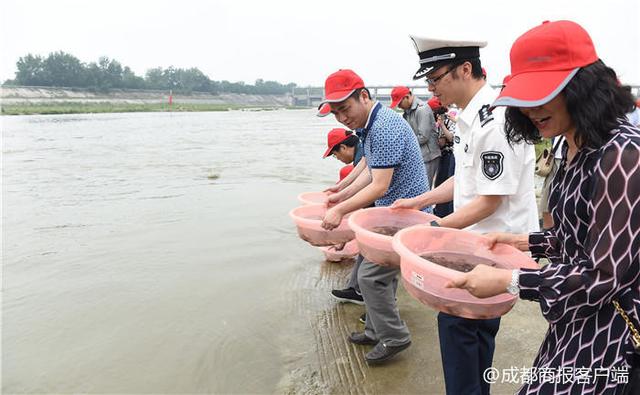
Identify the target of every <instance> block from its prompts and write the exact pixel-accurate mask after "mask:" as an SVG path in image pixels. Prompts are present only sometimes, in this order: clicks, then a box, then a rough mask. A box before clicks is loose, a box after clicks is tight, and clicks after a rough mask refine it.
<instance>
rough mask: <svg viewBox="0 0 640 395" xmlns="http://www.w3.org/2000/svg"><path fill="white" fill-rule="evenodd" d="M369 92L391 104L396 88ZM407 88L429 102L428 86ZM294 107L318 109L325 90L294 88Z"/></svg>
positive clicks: (376, 87) (391, 87) (383, 87)
mask: <svg viewBox="0 0 640 395" xmlns="http://www.w3.org/2000/svg"><path fill="white" fill-rule="evenodd" d="M367 88H368V89H369V92H371V96H372V98H373V99H376V100H379V101H381V102H383V103H391V90H392V89H393V88H394V86H384V85H380V86H368V87H367ZM407 88H409V89H411V92H412V93H413V94H414V95H416V96H418V97H419V98H420V99H421V100H425V101H426V100H429V99H430V98H431V96H433V95H432V94H431V92H429V91H428V90H427V87H426V85H410V86H407ZM291 96H292V105H294V106H300V107H317V106H318V105H320V102H321V101H322V99H323V98H324V88H319V87H308V88H299V87H298V88H293V90H292V92H291Z"/></svg>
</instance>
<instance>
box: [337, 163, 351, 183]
mask: <svg viewBox="0 0 640 395" xmlns="http://www.w3.org/2000/svg"><path fill="white" fill-rule="evenodd" d="M351 170H353V165H346V166H344V167H343V168H342V169H340V181H342V179H343V178H345V177H346V176H348V175H349V173H351Z"/></svg>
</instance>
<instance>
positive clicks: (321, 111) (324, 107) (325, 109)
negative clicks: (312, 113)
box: [316, 103, 331, 117]
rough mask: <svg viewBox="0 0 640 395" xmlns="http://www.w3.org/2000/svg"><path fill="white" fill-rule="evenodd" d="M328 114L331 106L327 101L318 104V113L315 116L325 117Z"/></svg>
mask: <svg viewBox="0 0 640 395" xmlns="http://www.w3.org/2000/svg"><path fill="white" fill-rule="evenodd" d="M329 114H331V106H330V105H329V103H322V104H320V105H319V106H318V113H317V114H316V116H318V117H326V116H327V115H329Z"/></svg>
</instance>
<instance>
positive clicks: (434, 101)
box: [427, 96, 442, 110]
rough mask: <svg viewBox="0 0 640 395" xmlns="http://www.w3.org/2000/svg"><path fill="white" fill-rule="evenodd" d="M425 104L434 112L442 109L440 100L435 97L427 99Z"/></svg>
mask: <svg viewBox="0 0 640 395" xmlns="http://www.w3.org/2000/svg"><path fill="white" fill-rule="evenodd" d="M427 104H428V105H429V107H431V110H435V109H436V108H439V107H442V103H441V102H440V99H438V98H437V97H435V96H434V97H432V98H431V99H429V101H428V102H427Z"/></svg>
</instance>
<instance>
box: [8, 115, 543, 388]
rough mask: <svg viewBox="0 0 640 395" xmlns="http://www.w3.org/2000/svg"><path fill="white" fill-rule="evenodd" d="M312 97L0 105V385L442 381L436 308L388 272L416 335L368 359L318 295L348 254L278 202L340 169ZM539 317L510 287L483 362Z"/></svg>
mask: <svg viewBox="0 0 640 395" xmlns="http://www.w3.org/2000/svg"><path fill="white" fill-rule="evenodd" d="M315 113H316V111H315V110H297V111H290V110H283V111H269V112H249V111H231V112H219V113H215V112H214V113H180V114H168V113H136V114H99V115H62V116H30V117H20V116H19V117H2V169H3V172H2V198H3V199H2V205H3V206H2V208H3V210H2V238H3V240H2V241H3V257H2V258H3V272H2V280H3V283H2V286H3V291H2V392H3V393H65V394H66V393H69V394H71V393H94V394H97V393H100V394H106V393H109V394H152V393H153V394H155V393H169V394H171V393H175V394H177V393H180V394H185V393H189V394H205V393H216V394H221V393H224V394H227V393H233V394H246V393H286V394H299V393H306V394H318V393H320V394H322V393H327V394H387V393H403V394H438V393H443V391H444V384H443V379H442V368H441V364H440V355H439V346H438V333H437V325H436V312H434V311H433V310H430V309H429V308H427V307H426V306H424V305H422V304H420V303H419V302H417V301H416V300H414V299H412V298H411V297H410V296H408V294H407V293H406V292H405V291H404V289H403V287H402V286H400V287H399V290H398V305H399V308H400V313H401V316H402V318H403V319H404V320H405V321H406V322H407V324H408V325H409V328H410V330H411V334H412V341H413V344H412V346H411V347H410V348H409V349H408V350H407V351H405V352H403V353H402V354H401V355H400V356H399V357H398V358H397V359H396V360H394V361H393V363H390V364H389V365H386V366H382V367H369V366H367V365H366V363H365V362H364V354H365V353H366V352H367V351H368V347H363V346H356V345H353V344H350V343H349V342H348V341H347V335H348V334H349V333H350V332H352V331H359V330H362V325H361V324H360V323H359V322H358V317H359V316H360V314H362V313H363V312H364V310H363V307H362V306H357V305H351V304H339V303H337V302H336V301H335V300H333V299H332V298H331V296H330V291H331V289H332V288H341V287H343V286H344V284H345V283H346V279H347V277H348V276H349V273H350V270H351V265H350V264H340V263H328V262H324V256H323V254H322V252H321V251H320V250H319V249H317V248H314V247H311V246H309V244H308V243H305V242H303V241H302V240H300V239H299V237H298V235H297V232H296V229H295V226H294V224H293V221H292V220H291V218H290V217H289V216H288V212H289V211H290V210H291V209H292V208H294V207H297V206H298V205H299V203H298V201H297V200H296V196H297V195H298V194H299V193H301V192H306V191H318V190H321V188H325V187H326V186H327V185H331V184H333V183H334V182H335V181H336V180H337V179H338V171H339V169H340V167H341V163H338V161H334V160H328V159H326V160H323V159H322V153H323V152H324V150H325V149H326V133H327V131H328V130H330V129H331V128H333V127H335V120H333V119H329V118H330V117H327V118H318V117H316V116H315ZM301 128H302V129H304V133H300V130H301ZM282 135H286V136H288V137H287V139H288V140H287V144H282ZM292 146H293V147H296V152H297V153H299V154H302V155H303V157H304V160H303V161H301V160H300V159H299V155H294V156H292V155H291V147H292ZM256 158H259V160H256ZM545 329H546V323H545V321H544V319H542V317H541V315H540V312H539V306H538V305H536V304H534V303H529V302H519V303H518V304H517V305H516V306H515V308H514V310H512V312H510V313H509V314H507V315H506V316H505V317H503V320H502V327H501V330H500V332H499V334H498V338H497V346H496V353H495V366H496V368H499V369H506V368H509V367H511V366H518V367H522V366H530V364H531V362H532V361H533V358H534V356H535V354H536V351H537V349H538V347H539V345H540V342H541V339H542V337H543V335H544V332H545ZM517 387H518V385H517V384H513V383H500V382H498V383H497V384H496V385H494V386H493V387H492V389H493V391H492V392H493V393H496V394H502V393H513V392H514V391H515V389H517Z"/></svg>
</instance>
